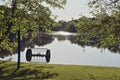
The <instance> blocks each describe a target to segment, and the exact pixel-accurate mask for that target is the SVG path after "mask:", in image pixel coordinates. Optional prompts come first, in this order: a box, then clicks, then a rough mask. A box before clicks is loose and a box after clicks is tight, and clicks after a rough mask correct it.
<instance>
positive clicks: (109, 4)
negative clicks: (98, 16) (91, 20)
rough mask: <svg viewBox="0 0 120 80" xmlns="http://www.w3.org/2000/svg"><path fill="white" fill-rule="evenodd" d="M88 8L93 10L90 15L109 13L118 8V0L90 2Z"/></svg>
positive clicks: (119, 3) (91, 0)
mask: <svg viewBox="0 0 120 80" xmlns="http://www.w3.org/2000/svg"><path fill="white" fill-rule="evenodd" d="M88 5H89V7H90V8H92V9H93V11H92V13H94V12H95V13H102V12H105V13H109V14H110V12H111V11H116V10H118V9H119V8H120V0H90V1H89V3H88Z"/></svg>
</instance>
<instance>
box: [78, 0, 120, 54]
mask: <svg viewBox="0 0 120 80" xmlns="http://www.w3.org/2000/svg"><path fill="white" fill-rule="evenodd" d="M114 4H116V5H114ZM119 4H120V1H119V0H116V2H112V0H106V1H105V0H91V1H90V2H89V6H90V7H91V8H93V16H94V17H93V18H88V17H84V16H82V17H81V18H80V19H79V21H78V24H76V25H77V27H76V28H77V32H78V39H79V40H80V41H82V42H84V43H88V42H89V41H91V40H93V41H94V42H96V46H97V47H102V48H108V49H110V50H111V51H114V52H117V51H116V50H119V52H120V9H119V8H118V7H119ZM110 6H112V7H111V8H109V7H110ZM108 10H109V11H110V13H107V11H108Z"/></svg>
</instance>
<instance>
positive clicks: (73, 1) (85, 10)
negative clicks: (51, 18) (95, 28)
mask: <svg viewBox="0 0 120 80" xmlns="http://www.w3.org/2000/svg"><path fill="white" fill-rule="evenodd" d="M88 2H89V0H67V3H66V5H65V7H64V9H56V8H55V9H52V12H53V14H56V15H58V18H57V21H58V20H66V21H68V20H71V19H72V18H73V19H78V18H80V15H83V16H88V17H91V14H90V13H89V12H90V8H89V7H88V5H87V4H88Z"/></svg>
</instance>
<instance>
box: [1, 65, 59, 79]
mask: <svg viewBox="0 0 120 80" xmlns="http://www.w3.org/2000/svg"><path fill="white" fill-rule="evenodd" d="M47 68H52V67H44V66H40V67H37V68H36V67H35V68H34V67H33V68H30V67H29V68H26V67H22V68H20V69H15V68H14V69H12V70H10V71H8V73H7V70H6V69H5V68H4V67H1V66H0V71H1V72H0V80H31V79H32V80H44V79H49V78H53V77H56V76H58V73H54V72H50V71H45V70H44V69H47ZM4 70H5V71H4Z"/></svg>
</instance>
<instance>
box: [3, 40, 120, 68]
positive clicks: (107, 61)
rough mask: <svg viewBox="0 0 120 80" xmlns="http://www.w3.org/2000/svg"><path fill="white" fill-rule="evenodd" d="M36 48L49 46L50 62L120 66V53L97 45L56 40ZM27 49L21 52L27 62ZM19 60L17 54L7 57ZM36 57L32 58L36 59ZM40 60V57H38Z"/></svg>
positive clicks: (22, 59)
mask: <svg viewBox="0 0 120 80" xmlns="http://www.w3.org/2000/svg"><path fill="white" fill-rule="evenodd" d="M35 48H48V49H50V50H51V54H52V56H51V60H50V64H73V65H94V66H116V67H120V63H119V61H120V54H113V53H111V52H110V51H108V50H107V49H97V48H96V47H90V46H89V47H85V48H82V47H81V46H79V45H77V44H71V42H70V41H69V40H67V39H66V40H61V41H60V40H58V39H57V38H55V40H54V41H53V42H52V43H50V44H47V45H45V46H41V47H39V46H37V45H36V46H35ZM26 50H27V48H26V49H25V50H24V51H23V52H21V61H22V62H26V54H25V53H26ZM10 58H12V61H17V55H13V56H11V57H6V58H5V59H10ZM34 59H35V58H33V59H32V60H33V61H34ZM37 60H38V59H37Z"/></svg>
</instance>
